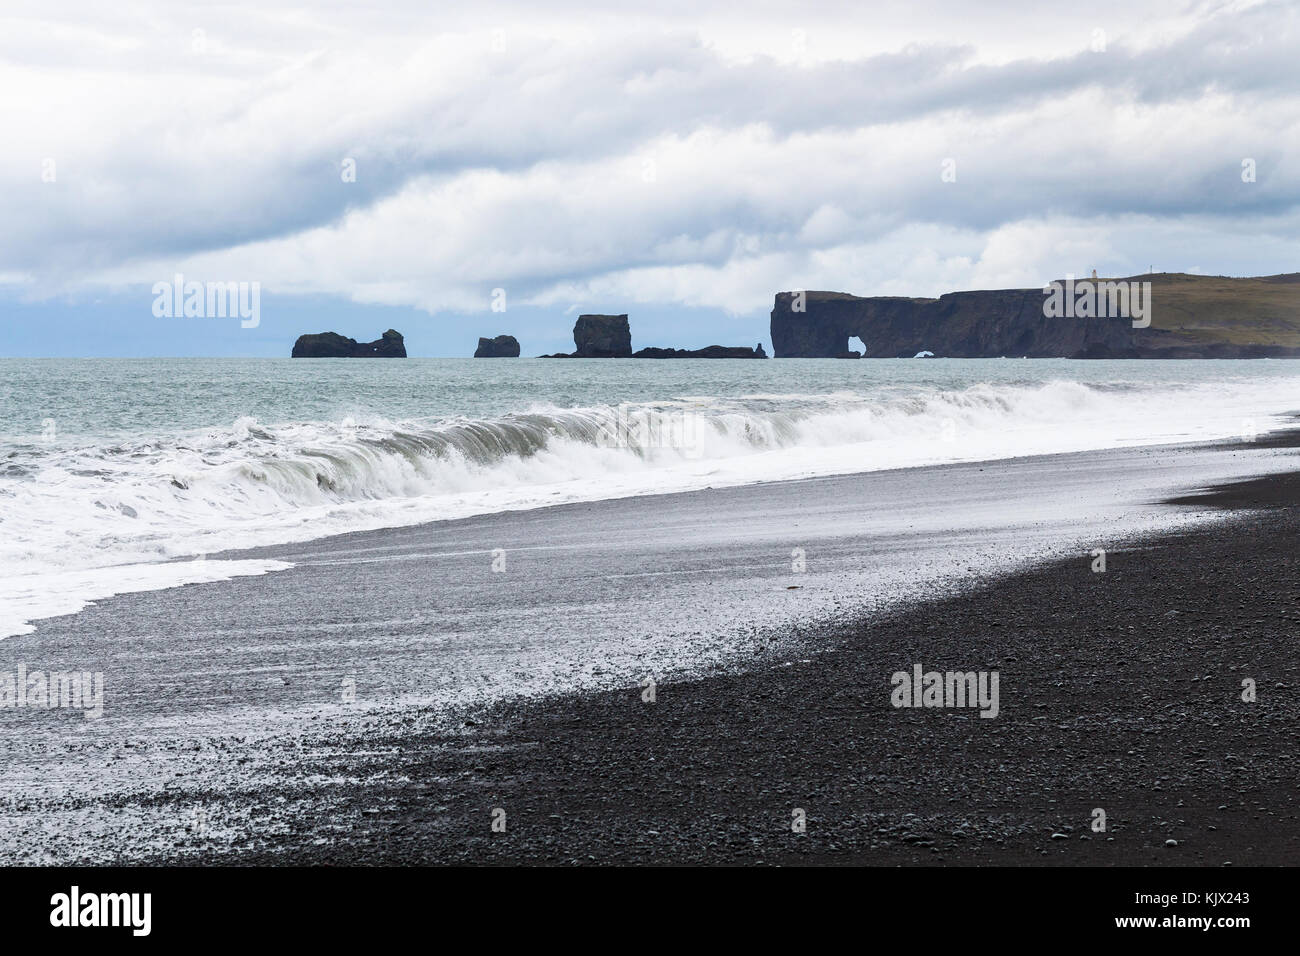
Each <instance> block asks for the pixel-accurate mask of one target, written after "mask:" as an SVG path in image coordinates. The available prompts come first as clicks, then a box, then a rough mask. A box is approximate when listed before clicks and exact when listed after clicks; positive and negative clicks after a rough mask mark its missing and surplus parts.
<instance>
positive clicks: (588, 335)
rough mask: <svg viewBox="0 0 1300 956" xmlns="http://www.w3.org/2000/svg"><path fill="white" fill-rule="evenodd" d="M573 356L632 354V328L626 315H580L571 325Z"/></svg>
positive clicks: (625, 356)
mask: <svg viewBox="0 0 1300 956" xmlns="http://www.w3.org/2000/svg"><path fill="white" fill-rule="evenodd" d="M573 344H574V345H576V346H577V347H578V348H577V351H575V352H574V353H573V357H574V358H627V357H628V356H630V355H631V354H632V329H631V327H630V326H629V325H628V324H627V315H626V313H625V314H623V315H580V316H578V323H577V324H576V325H575V326H574V327H573Z"/></svg>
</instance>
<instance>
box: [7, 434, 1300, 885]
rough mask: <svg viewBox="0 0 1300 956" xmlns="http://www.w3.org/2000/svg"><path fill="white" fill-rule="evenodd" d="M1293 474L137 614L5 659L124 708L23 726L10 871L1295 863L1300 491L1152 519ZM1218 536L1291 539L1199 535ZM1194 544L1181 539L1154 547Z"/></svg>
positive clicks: (453, 571) (1245, 493)
mask: <svg viewBox="0 0 1300 956" xmlns="http://www.w3.org/2000/svg"><path fill="white" fill-rule="evenodd" d="M1290 445H1291V442H1272V443H1267V444H1265V445H1260V446H1259V447H1253V446H1252V447H1232V446H1228V445H1222V446H1216V447H1214V448H1211V449H1193V448H1161V449H1132V450H1128V451H1124V452H1116V453H1106V454H1088V455H1069V456H1051V457H1047V458H1040V459H1024V460H1018V461H1011V462H998V463H990V464H986V465H962V466H951V467H949V468H947V469H925V470H917V471H914V472H894V473H876V474H872V475H861V476H849V477H845V478H837V479H824V480H818V481H809V482H789V483H782V484H779V485H770V486H757V487H751V488H736V489H725V490H719V491H717V492H701V493H697V494H695V495H675V496H668V497H666V498H644V499H631V500H627V501H620V502H597V503H593V504H591V505H581V506H564V507H562V508H554V509H545V510H543V511H538V512H525V513H518V514H513V515H495V516H489V517H486V518H482V519H466V520H464V521H459V522H444V523H439V524H435V525H426V526H421V527H420V528H411V529H401V530H399V531H393V532H376V533H366V534H362V535H350V536H346V537H343V538H336V539H330V540H328V541H324V542H315V543H312V544H308V545H302V546H298V547H297V548H284V549H266V550H265V551H264V552H253V553H250V554H255V555H258V556H271V557H274V558H276V559H277V560H288V561H291V562H293V563H294V564H295V567H294V569H293V570H291V571H286V572H282V573H280V574H272V575H268V576H266V577H263V578H255V579H237V580H234V581H228V582H220V583H214V584H206V585H200V586H194V587H186V588H182V589H175V590H171V591H165V592H155V593H151V594H136V595H123V596H121V597H119V598H114V599H112V600H109V601H105V602H103V603H102V604H100V605H98V606H96V607H94V608H91V609H89V610H88V611H86V612H83V613H82V614H79V615H75V616H71V617H68V618H61V619H57V620H54V621H50V622H43V623H42V625H41V626H40V627H38V629H37V631H36V632H35V633H34V634H32V635H24V636H22V637H19V638H13V639H10V640H9V641H5V642H0V657H3V660H2V661H0V670H3V669H6V668H7V667H11V666H12V664H11V661H13V660H28V661H33V660H37V661H41V662H44V663H46V666H48V667H49V668H50V669H56V668H57V667H59V666H60V664H63V663H65V662H66V666H68V667H72V666H75V665H74V663H73V662H76V664H79V665H80V666H81V667H82V668H89V669H94V663H95V662H96V661H98V662H99V663H100V665H101V667H102V668H103V669H104V670H105V673H106V682H107V683H108V687H109V691H108V693H107V694H106V707H105V717H104V718H103V719H101V720H98V721H83V720H81V718H80V715H76V714H70V713H64V712H57V711H56V712H50V713H47V714H39V715H37V714H33V713H30V712H27V713H23V712H18V711H9V712H0V722H2V723H3V725H4V729H5V741H6V744H5V754H4V757H5V768H4V769H5V773H6V779H7V780H8V781H10V786H9V788H8V793H7V800H6V801H5V802H4V804H2V805H0V818H3V822H4V824H5V829H4V832H5V833H6V834H7V840H6V848H5V854H4V855H5V861H6V862H20V863H22V862H55V861H58V862H77V861H86V862H164V863H194V862H214V861H221V862H227V863H231V862H233V863H324V862H330V863H443V862H448V863H511V862H541V863H557V864H559V863H570V862H577V863H591V862H653V863H723V864H730V863H740V864H747V863H757V862H765V863H798V862H809V863H812V862H858V863H875V864H896V863H958V864H960V863H1074V864H1113V863H1148V862H1152V863H1156V862H1158V863H1201V864H1210V865H1220V864H1223V863H1228V862H1231V863H1232V864H1234V865H1238V866H1241V865H1251V864H1259V863H1283V862H1294V861H1296V860H1297V858H1298V856H1297V853H1298V847H1300V844H1298V843H1297V840H1298V839H1300V826H1298V825H1297V823H1296V816H1295V814H1296V807H1295V783H1294V774H1293V772H1292V769H1291V767H1292V764H1293V761H1292V756H1293V755H1294V754H1295V753H1296V748H1297V747H1300V741H1298V740H1297V730H1296V729H1295V728H1296V727H1297V726H1298V725H1297V722H1296V717H1297V713H1296V710H1297V706H1296V703H1295V694H1294V687H1295V686H1296V673H1295V671H1296V667H1297V662H1296V656H1295V653H1294V645H1293V642H1294V639H1295V636H1296V623H1297V620H1300V603H1298V596H1300V590H1298V589H1297V585H1296V583H1295V582H1296V574H1295V565H1296V563H1297V562H1296V557H1295V556H1296V554H1297V553H1298V552H1297V547H1296V545H1297V535H1298V534H1300V529H1298V528H1297V526H1296V519H1295V517H1294V514H1295V512H1294V508H1293V507H1292V505H1293V503H1294V494H1295V484H1296V482H1295V479H1293V478H1274V479H1267V480H1256V481H1254V482H1253V484H1247V485H1243V486H1240V487H1238V488H1236V489H1234V490H1232V491H1230V492H1227V495H1228V497H1226V498H1220V499H1213V500H1211V499H1204V500H1195V501H1183V502H1181V503H1177V504H1162V503H1160V500H1159V497H1160V496H1159V495H1155V494H1154V493H1155V491H1156V489H1158V488H1161V487H1164V488H1166V489H1168V488H1169V487H1170V486H1171V485H1172V486H1179V485H1180V484H1181V485H1182V486H1184V487H1188V486H1194V485H1195V484H1196V481H1195V479H1197V478H1200V479H1205V478H1207V477H1212V478H1216V479H1217V478H1224V477H1230V476H1233V475H1238V476H1240V475H1241V474H1250V473H1252V472H1264V471H1278V470H1280V469H1283V468H1286V467H1289V466H1290V465H1291V464H1293V462H1294V460H1295V459H1294V452H1293V451H1292V450H1291V447H1290ZM922 472H923V473H922ZM1108 479H1113V480H1108ZM927 482H929V483H930V484H929V485H928V486H927V484H926V483H927ZM945 489H946V490H947V494H948V498H949V501H948V502H946V504H947V505H949V507H947V508H946V509H945V508H944V507H942V506H941V504H940V497H939V496H940V495H941V494H942V493H943V492H944V490H945ZM1099 489H1101V490H1100V491H1099ZM1166 496H1167V495H1166ZM1223 505H1232V506H1235V507H1262V506H1267V507H1269V509H1270V510H1268V511H1267V512H1265V513H1263V514H1262V515H1257V514H1243V515H1239V516H1235V517H1231V518H1229V519H1226V520H1219V521H1214V522H1209V523H1207V522H1206V521H1205V520H1204V514H1205V512H1207V511H1210V510H1215V509H1218V508H1220V507H1221V506H1223ZM1282 506H1285V507H1282ZM1010 512H1014V516H1013V517H1014V520H1012V519H1009V518H1008V514H1009V513H1010ZM1082 514H1086V515H1087V516H1088V517H1087V518H1086V519H1085V518H1081V517H1080V515H1082ZM1162 516H1163V517H1162ZM1168 516H1175V517H1180V516H1181V518H1182V519H1184V520H1182V521H1181V522H1180V523H1177V524H1176V528H1175V530H1168V528H1166V530H1165V531H1164V532H1163V533H1160V532H1156V533H1154V534H1152V533H1151V531H1150V530H1149V529H1148V531H1147V532H1146V533H1147V538H1146V539H1145V540H1143V541H1142V543H1141V544H1140V545H1138V544H1137V543H1136V542H1137V540H1138V539H1137V538H1134V535H1136V534H1138V533H1139V532H1140V531H1141V529H1142V528H1143V527H1144V524H1149V525H1150V526H1151V527H1164V526H1166V525H1167V524H1168V521H1167V520H1166V519H1167V517H1168ZM1112 539H1113V545H1112ZM1108 545H1112V546H1111V547H1110V550H1109V553H1108V556H1107V559H1108V567H1107V571H1106V572H1105V573H1101V574H1098V573H1094V572H1093V571H1092V570H1091V565H1092V561H1093V558H1092V556H1091V553H1090V552H1091V549H1092V548H1093V547H1107V546H1108ZM497 547H501V548H503V549H504V550H505V551H506V556H507V558H506V560H507V571H505V572H500V573H498V572H493V571H491V570H490V561H491V555H492V553H493V551H494V550H495V548H497ZM794 547H802V548H803V549H804V551H805V552H806V561H807V565H808V567H807V569H806V570H804V571H801V572H797V571H795V570H794V569H793V567H792V565H791V557H790V552H791V550H792V548H794ZM1053 554H1054V555H1056V557H1055V558H1054V559H1048V556H1050V555H1053ZM241 556H242V555H241ZM543 556H544V557H545V559H546V560H545V564H544V565H542V564H533V565H532V567H533V569H534V573H531V574H530V573H528V571H529V567H530V565H529V562H530V561H539V560H540V559H541V558H542V557H543ZM543 568H544V570H543ZM507 582H508V583H507ZM927 591H928V595H927V593H926V592H927ZM792 606H793V607H794V609H795V610H794V611H792V610H791V608H792ZM88 645H89V646H90V648H91V651H92V652H93V653H88V652H87V646H88ZM96 654H97V655H100V656H99V657H98V658H95V657H94V656H93V655H96ZM88 659H89V660H88ZM124 660H125V661H134V663H133V664H129V663H123V661H124ZM916 663H920V664H922V665H923V666H924V667H925V669H927V670H928V669H931V668H934V669H938V670H949V669H957V670H977V671H988V670H997V671H998V672H999V674H1000V713H999V715H998V717H997V718H995V719H981V718H979V717H978V715H977V712H976V711H974V710H949V709H914V710H908V709H896V708H893V707H891V706H890V689H891V687H890V675H891V674H892V673H893V672H895V671H900V670H903V671H907V670H910V669H911V668H912V666H913V665H914V664H916ZM403 674H406V675H407V676H408V678H409V686H407V685H406V684H404V683H403V681H402V679H401V675H403ZM430 674H435V675H440V677H439V678H436V679H434V681H433V684H432V686H430V678H429V675H430ZM512 674H513V676H514V679H513V681H507V678H509V677H510V676H511V675H512ZM646 675H653V676H654V677H655V679H656V686H655V702H654V703H647V702H646V701H644V700H643V695H644V694H645V689H644V688H643V687H642V686H641V681H642V679H643V677H644V676H646ZM1245 677H1250V678H1252V679H1254V680H1255V681H1256V683H1257V695H1258V699H1257V700H1256V701H1255V702H1254V703H1251V704H1247V703H1245V702H1243V701H1242V700H1241V697H1240V695H1241V681H1242V679H1243V678H1245ZM348 680H352V681H354V687H353V692H354V695H355V699H354V700H352V701H342V700H340V699H339V697H340V687H341V686H345V684H344V682H346V681H348ZM466 687H469V688H470V692H468V693H459V694H458V693H453V692H451V691H455V690H462V691H463V690H464V688H466ZM548 688H549V690H548ZM449 689H450V690H449ZM521 689H522V690H521ZM521 692H522V693H525V694H526V695H527V696H523V697H520V696H518V695H519V694H520V693H521ZM497 808H499V809H501V810H503V811H504V816H505V826H506V829H505V832H503V833H501V832H493V830H492V822H493V817H494V815H493V811H494V810H495V809H497ZM1097 808H1100V809H1103V810H1104V811H1105V813H1106V820H1107V829H1106V831H1104V832H1094V831H1093V830H1092V829H1090V823H1091V821H1092V820H1093V811H1094V810H1095V809H1097ZM796 809H800V810H803V811H804V814H805V816H806V821H807V827H806V832H804V833H795V832H793V830H792V827H791V821H792V819H793V816H792V814H793V812H794V811H795V810H796ZM497 819H500V814H497ZM1171 839H1172V840H1176V841H1177V844H1178V845H1177V846H1166V841H1167V840H1171Z"/></svg>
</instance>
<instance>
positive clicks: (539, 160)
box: [0, 0, 1300, 356]
mask: <svg viewBox="0 0 1300 956" xmlns="http://www.w3.org/2000/svg"><path fill="white" fill-rule="evenodd" d="M457 6H459V7H460V9H461V12H457V11H456V10H454V9H447V8H445V7H444V8H441V9H440V7H443V5H439V4H431V3H428V2H409V3H407V2H389V3H381V4H378V5H369V4H365V5H362V4H356V3H354V2H342V0H338V2H334V0H325V2H322V0H316V2H310V3H304V2H302V0H296V2H293V3H280V2H279V0H256V2H242V0H232V2H228V3H219V4H200V3H177V2H162V0H139V2H133V3H130V4H104V3H102V2H77V0H72V2H65V3H60V4H58V5H57V6H56V5H52V4H49V3H48V0H36V2H28V0H6V2H5V4H4V6H3V8H0V129H3V131H4V141H5V144H6V147H5V148H4V149H2V150H0V354H9V355H15V354H16V355H89V354H100V355H268V356H274V355H287V354H288V349H289V346H290V344H291V343H292V341H293V339H294V338H295V337H296V335H297V334H299V333H300V332H305V331H321V330H324V329H336V330H338V331H341V332H344V333H345V334H349V335H353V336H356V337H358V338H363V339H370V338H374V337H376V336H377V335H378V334H379V333H380V332H381V331H383V329H385V328H388V327H390V326H391V327H394V328H397V329H399V330H401V331H402V332H403V333H405V335H406V337H407V341H408V347H409V348H410V351H411V353H412V354H413V355H469V354H470V353H471V352H472V351H473V349H474V346H475V343H476V340H477V337H478V336H479V335H494V334H497V333H501V332H510V333H513V334H514V335H516V336H517V337H518V338H519V339H520V341H521V342H522V344H523V350H524V354H532V355H535V354H539V353H541V352H549V351H555V350H559V349H566V350H567V349H570V348H571V347H572V340H571V337H570V331H571V329H572V326H573V321H574V318H575V317H576V315H577V314H578V313H579V312H628V313H630V314H631V316H632V329H633V342H634V347H638V348H639V347H641V346H644V345H661V346H670V345H671V346H688V347H696V346H702V345H708V344H712V343H720V344H728V345H731V344H736V345H739V344H745V345H752V344H753V343H754V342H755V341H758V340H760V339H761V340H762V341H764V342H767V341H768V335H767V314H768V311H769V310H770V309H771V304H772V297H773V294H774V293H775V292H777V291H779V290H784V289H835V290H841V291H847V292H853V293H857V294H862V295H936V294H939V293H942V292H945V291H950V290H953V289H963V288H997V287H1015V286H1020V287H1030V286H1041V285H1042V284H1043V283H1044V282H1046V281H1048V280H1050V279H1053V278H1056V277H1060V276H1064V275H1065V274H1066V273H1071V272H1073V273H1076V274H1083V273H1086V272H1087V271H1088V270H1091V269H1092V268H1096V269H1098V270H1099V271H1100V272H1101V273H1102V274H1110V275H1129V274H1133V273H1137V272H1144V271H1146V270H1147V269H1148V268H1150V267H1152V266H1154V268H1155V269H1156V270H1158V271H1189V272H1206V273H1216V274H1219V273H1221V274H1229V275H1248V274H1271V273H1278V272H1294V271H1300V242H1298V240H1300V209H1298V204H1300V160H1298V159H1297V156H1298V155H1300V150H1298V149H1297V147H1298V146H1300V83H1297V76H1298V75H1300V74H1298V73H1297V63H1298V62H1300V10H1298V8H1297V6H1296V5H1295V4H1294V3H1281V2H1250V0H1233V2H1217V0H1206V2H1196V0H1192V2H1173V0H1171V2H1165V0H1147V2H1134V0H1117V2H1102V3H1092V4H1089V3H1077V2H1064V3H1056V2H1046V0H1010V2H1000V3H978V4H975V3H970V2H959V0H907V2H904V3H861V2H857V3H823V2H818V0H802V2H798V3H775V2H761V0H760V2H750V3H743V4H742V3H732V2H714V3H710V2H709V0H691V2H684V0H666V2H659V3H656V4H654V5H646V6H647V10H649V9H650V7H653V11H652V12H646V13H644V14H641V15H632V16H629V15H613V14H611V13H609V12H606V11H605V9H602V8H608V7H610V6H611V5H608V4H585V3H580V2H571V0H560V2H555V0H550V2H547V0H531V2H514V3H493V2H491V0H488V2H481V0H476V2H474V3H472V4H469V3H467V4H462V5H457ZM1243 164H1247V165H1246V166H1243ZM1247 168H1249V169H1253V177H1251V176H1250V175H1243V173H1244V172H1247V171H1248V169H1247ZM353 173H355V175H353ZM1252 178H1253V181H1249V180H1250V179H1252ZM178 272H179V273H182V274H183V275H184V276H185V277H186V278H187V279H189V280H196V281H203V282H206V281H219V282H232V281H234V282H241V281H242V282H258V283H260V288H261V324H260V325H259V326H258V327H257V328H253V329H244V328H241V327H240V323H239V322H238V321H237V320H230V319H222V318H158V317H155V316H154V314H153V310H152V305H153V300H154V296H153V292H152V287H153V285H154V283H156V282H159V281H170V280H171V278H172V276H173V275H174V274H176V273H178ZM497 289H501V290H504V301H505V311H504V312H494V311H492V305H493V293H494V290H497ZM497 301H498V302H500V301H501V296H500V294H498V295H497Z"/></svg>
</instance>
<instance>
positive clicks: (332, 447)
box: [0, 359, 1300, 637]
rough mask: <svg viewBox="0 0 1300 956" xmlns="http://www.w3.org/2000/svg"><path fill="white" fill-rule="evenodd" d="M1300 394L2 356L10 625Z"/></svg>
mask: <svg viewBox="0 0 1300 956" xmlns="http://www.w3.org/2000/svg"><path fill="white" fill-rule="evenodd" d="M1297 409H1300V362H1294V361H1254V362H1246V361H1241V362H1200V361H1190V362H1134V361H1128V362H1072V361H1057V360H1051V361H1044V360H1034V361H1028V360H987V359H985V360H953V359H924V360H915V359H907V360H859V361H852V360H845V361H837V360H830V359H828V360H800V359H787V360H780V359H776V360H766V361H756V360H721V361H709V360H666V361H653V360H640V361H637V360H613V359H604V360H600V359H594V360H576V359H572V360H545V359H498V360H482V359H479V360H475V359H405V360H395V359H394V360H378V359H376V360H367V359H352V360H348V359H343V360H293V359H138V360H123V359H2V360H0V637H3V636H4V635H5V634H9V633H21V632H22V631H23V630H24V629H26V628H27V626H28V624H27V622H29V621H30V620H33V619H36V618H39V617H42V616H50V615H51V614H56V613H69V612H70V611H72V610H76V609H77V608H78V607H80V606H81V603H82V602H84V600H93V599H94V598H95V597H98V596H106V595H108V594H113V593H120V592H121V591H122V590H141V589H148V588H155V587H167V586H172V585H175V584H177V583H183V582H185V581H202V580H212V579H213V576H214V575H216V576H220V575H221V574H225V573H261V572H263V571H265V570H268V569H269V568H268V567H266V566H263V565H257V566H253V565H252V564H249V563H245V564H241V565H239V567H238V568H235V567H233V566H232V565H231V562H225V561H210V562H204V561H195V560H186V559H194V558H198V557H202V556H204V555H208V554H216V553H219V552H226V551H232V550H237V549H241V548H249V547H256V546H260V545H270V544H280V543H286V542H290V541H301V540H306V539H310V538H317V537H323V536H326V535H330V534H337V533H342V532H347V531H355V530H365V529H374V528H384V527H396V526H400V525H409V524H414V523H419V522H425V521H434V520H439V519H446V518H457V517H463V516H466V515H471V514H485V513H492V512H497V511H504V510H519V509H527V508H537V507H543V506H547V505H553V504H562V503H565V502H573V501H591V500H597V499H603V498H618V497H626V496H631V495H645V494H662V493H666V492H675V491H687V490H692V489H698V488H704V487H721V486H726V485H739V484H749V483H753V482H761V481H774V480H786V479H795V478H804V477H812V476H822V475H833V474H848V473H855V472H863V471H873V470H879V469H886V468H917V467H923V466H927V465H934V464H940V463H945V462H957V461H983V460H993V459H999V458H1010V457H1018V456H1025V455H1035V454H1048V453H1057V452H1069V451H1080V450H1085V449H1100V448H1113V447H1120V446H1124V445H1135V444H1136V445H1142V444H1158V443H1169V442H1180V441H1193V440H1198V439H1214V438H1224V437H1229V436H1233V435H1239V436H1243V437H1246V436H1250V435H1255V434H1258V433H1260V432H1264V431H1267V430H1269V429H1271V428H1275V427H1279V426H1280V425H1281V424H1283V423H1284V422H1285V421H1286V420H1287V418H1286V416H1287V415H1288V414H1289V413H1291V412H1294V411H1296V410H1297ZM218 565H222V566H223V567H224V570H223V568H222V567H218Z"/></svg>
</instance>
